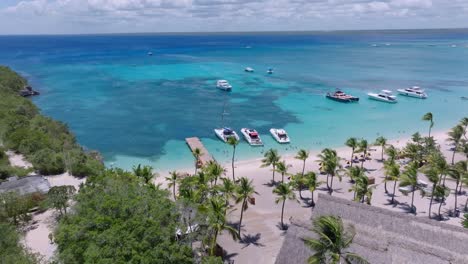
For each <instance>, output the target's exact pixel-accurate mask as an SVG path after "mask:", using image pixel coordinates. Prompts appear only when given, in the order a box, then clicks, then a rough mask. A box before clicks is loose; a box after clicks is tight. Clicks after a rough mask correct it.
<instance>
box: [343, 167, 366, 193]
mask: <svg viewBox="0 0 468 264" xmlns="http://www.w3.org/2000/svg"><path fill="white" fill-rule="evenodd" d="M346 174H347V175H348V177H349V178H350V179H351V180H350V181H351V182H352V183H353V184H355V183H356V180H357V179H358V178H360V177H362V176H364V175H365V172H364V170H363V169H361V168H360V167H349V168H348V170H347V171H346ZM355 198H356V192H354V194H353V199H355Z"/></svg>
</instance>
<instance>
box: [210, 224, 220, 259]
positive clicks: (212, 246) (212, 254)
mask: <svg viewBox="0 0 468 264" xmlns="http://www.w3.org/2000/svg"><path fill="white" fill-rule="evenodd" d="M216 240H218V230H216V231H215V233H214V236H213V241H211V256H214V253H215V248H216Z"/></svg>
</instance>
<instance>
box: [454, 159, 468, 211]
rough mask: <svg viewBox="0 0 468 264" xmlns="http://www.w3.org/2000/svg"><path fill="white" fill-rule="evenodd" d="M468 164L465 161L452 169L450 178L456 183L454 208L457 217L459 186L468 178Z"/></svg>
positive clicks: (456, 164) (459, 162)
mask: <svg viewBox="0 0 468 264" xmlns="http://www.w3.org/2000/svg"><path fill="white" fill-rule="evenodd" d="M467 173H468V170H467V162H466V161H465V160H461V161H458V162H457V163H455V165H454V166H453V167H452V168H451V169H450V171H449V176H450V177H451V178H452V179H453V180H454V181H455V190H454V191H455V204H454V206H453V210H454V211H453V213H454V216H455V217H458V212H459V211H458V204H457V203H458V186H459V185H460V184H461V183H462V180H463V178H464V177H467V176H466V175H467Z"/></svg>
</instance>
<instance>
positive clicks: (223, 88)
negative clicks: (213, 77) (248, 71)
mask: <svg viewBox="0 0 468 264" xmlns="http://www.w3.org/2000/svg"><path fill="white" fill-rule="evenodd" d="M216 88H218V89H220V90H223V91H226V92H230V91H232V87H229V86H219V85H218V86H216Z"/></svg>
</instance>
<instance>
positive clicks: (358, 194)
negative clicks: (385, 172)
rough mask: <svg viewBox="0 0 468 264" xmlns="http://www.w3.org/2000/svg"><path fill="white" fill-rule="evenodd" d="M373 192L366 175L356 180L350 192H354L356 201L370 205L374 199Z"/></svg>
mask: <svg viewBox="0 0 468 264" xmlns="http://www.w3.org/2000/svg"><path fill="white" fill-rule="evenodd" d="M372 190H373V188H371V187H370V186H369V178H368V177H367V176H366V175H365V174H362V175H361V176H359V177H357V178H356V182H355V183H354V185H353V186H352V187H351V189H350V190H349V191H354V193H355V198H354V200H355V201H357V202H360V203H364V202H366V203H367V204H369V205H370V204H371V199H372Z"/></svg>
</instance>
